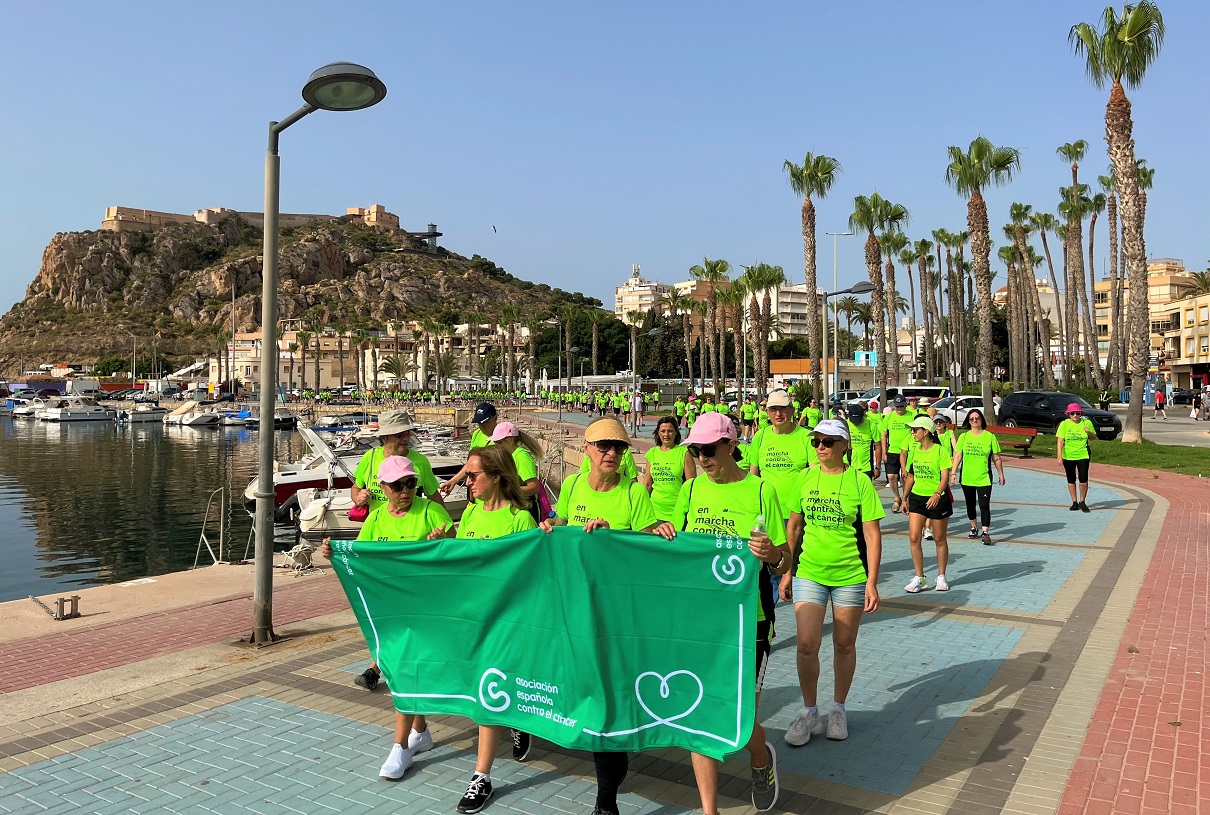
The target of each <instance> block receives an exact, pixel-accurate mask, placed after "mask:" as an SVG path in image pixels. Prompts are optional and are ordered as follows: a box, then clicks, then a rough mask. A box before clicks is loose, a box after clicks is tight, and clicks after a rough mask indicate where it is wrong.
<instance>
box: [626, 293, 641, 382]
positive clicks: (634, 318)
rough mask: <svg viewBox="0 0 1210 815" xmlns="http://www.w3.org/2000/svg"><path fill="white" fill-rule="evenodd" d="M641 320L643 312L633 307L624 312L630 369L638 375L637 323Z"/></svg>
mask: <svg viewBox="0 0 1210 815" xmlns="http://www.w3.org/2000/svg"><path fill="white" fill-rule="evenodd" d="M642 321H643V312H641V311H639V310H637V309H634V310H631V311H628V312H626V322H627V323H628V324H629V325H630V370H631V371H632V372H633V375H635V376H637V375H638V370H639V359H638V357H639V323H641V322H642Z"/></svg>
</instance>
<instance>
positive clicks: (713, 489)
mask: <svg viewBox="0 0 1210 815" xmlns="http://www.w3.org/2000/svg"><path fill="white" fill-rule="evenodd" d="M760 515H764V516H765V529H766V530H768V535H769V540H770V541H772V542H773V543H774V544H775V545H777V546H781V545H782V544H783V543H785V542H786V521H785V515H783V514H782V502H781V499H780V498H778V496H777V490H776V489H775V488H774V487H773V485H772V484H768V483H766V482H765V479H762V478H758V477H757V476H754V475H752V474H751V473H748V474H746V475H745V476H744V478H743V479H742V480H740V481H736V482H734V483H731V484H715V483H714V482H713V481H711V480H710V477H709V476H707V475H706V474H705V473H703V474H702V475H699V476H698V477H697V478H694V479H692V480H690V481H686V482H685V484H684V486H682V487H681V492H680V495H678V496H677V502H676V518H674V519H673V522H672V523H673V525H674V526H675V527H676V528H677V529H681V530H684V531H685V532H701V533H703V534H706V535H719V536H727V537H732V538H736V539H737V540H738V541H740V542H741V543H740V545H741V546H743V547H744V548H747V546H746V542H747V541H748V539H749V538H750V537H751V535H752V528H753V527H754V526H756V519H757V517H758V516H760ZM720 545H721V544H720ZM764 619H765V609H764V606H763V604H762V603H760V602H759V601H758V602H757V604H756V620H757V622H760V621H761V620H764Z"/></svg>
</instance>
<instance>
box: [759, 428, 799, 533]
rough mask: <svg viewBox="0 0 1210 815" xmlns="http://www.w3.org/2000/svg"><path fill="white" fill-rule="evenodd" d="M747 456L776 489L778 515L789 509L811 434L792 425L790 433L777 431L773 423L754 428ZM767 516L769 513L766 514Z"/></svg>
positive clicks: (786, 512) (782, 514)
mask: <svg viewBox="0 0 1210 815" xmlns="http://www.w3.org/2000/svg"><path fill="white" fill-rule="evenodd" d="M749 447H750V448H751V449H750V451H749V453H748V457H749V459H750V460H751V461H752V462H753V463H754V464H756V466H757V467H758V468H759V469H760V475H761V478H763V479H764V480H765V481H767V482H769V484H770V485H771V486H772V487H773V488H774V489H775V490H777V495H778V498H779V500H780V501H781V516H782V517H783V518H785V517H786V516H787V515H788V514H789V511H790V503H789V501H788V500H787V499H788V498H789V495H790V493H791V491H792V490H793V489H794V482H795V480H796V479H797V478H798V474H799V473H800V472H802V471H803V470H805V469H806V468H807V467H808V466H810V463H811V456H810V454H811V452H814V451H813V450H812V448H811V434H810V432H808V431H807V429H806V428H803V427H798V426H797V425H794V429H793V430H791V431H790V432H789V433H778V432H777V431H776V430H774V429H773V428H772V427H766V428H763V429H761V430H758V431H757V432H756V435H755V436H753V437H752V444H750V445H749ZM766 517H768V516H766Z"/></svg>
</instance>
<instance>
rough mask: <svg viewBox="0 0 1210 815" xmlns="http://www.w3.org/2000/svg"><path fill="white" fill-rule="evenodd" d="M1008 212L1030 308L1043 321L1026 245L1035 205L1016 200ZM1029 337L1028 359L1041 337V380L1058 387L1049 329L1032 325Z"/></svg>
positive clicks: (1031, 253) (1029, 249)
mask: <svg viewBox="0 0 1210 815" xmlns="http://www.w3.org/2000/svg"><path fill="white" fill-rule="evenodd" d="M1008 211H1009V215H1010V216H1011V217H1012V219H1013V243H1014V245H1015V248H1016V251H1017V254H1018V256H1019V257H1020V260H1021V268H1022V270H1023V271H1024V273H1025V275H1026V276H1027V278H1028V279H1027V281H1026V283H1027V284H1028V288H1027V290H1026V292H1025V294H1026V296H1028V297H1029V301H1030V302H1029V307H1030V309H1031V310H1032V311H1033V316H1034V318H1035V319H1036V320H1039V321H1041V320H1042V297H1041V296H1040V295H1039V294H1038V280H1037V276H1036V275H1035V274H1034V251H1033V247H1032V246H1027V245H1026V243H1025V235H1026V233H1027V232H1028V231H1030V230H1031V229H1033V228H1034V226H1033V214H1034V213H1033V207H1031V206H1030V205H1029V204H1018V203H1013V205H1012V206H1011V207H1009V210H1008ZM1028 328H1029V336H1030V338H1031V342H1030V350H1029V358H1030V360H1031V362H1032V361H1034V360H1036V359H1037V355H1036V353H1037V349H1036V347H1035V343H1034V342H1033V341H1032V338H1033V337H1035V336H1038V337H1040V339H1041V340H1042V342H1043V346H1042V364H1041V366H1040V367H1041V369H1042V371H1041V373H1042V383H1043V385H1044V386H1045V387H1046V389H1047V390H1051V389H1053V388H1054V386H1055V374H1054V368H1053V367H1052V366H1051V364H1050V331H1049V329H1046V328H1043V330H1042V331H1041V332H1040V334H1039V333H1038V332H1036V331H1035V330H1034V325H1033V324H1032V323H1031V324H1030V325H1029V326H1028ZM1035 383H1036V380H1034V379H1033V378H1032V377H1031V378H1030V380H1029V384H1030V385H1031V386H1032V385H1034V384H1035Z"/></svg>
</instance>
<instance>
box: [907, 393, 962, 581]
mask: <svg viewBox="0 0 1210 815" xmlns="http://www.w3.org/2000/svg"><path fill="white" fill-rule="evenodd" d="M908 427H910V428H911V430H912V441H913V444H911V445H910V446H909V447H908V456H907V468H906V472H907V475H906V476H905V477H904V481H903V489H904V491H905V492H907V494H908V542H909V545H910V546H911V550H912V566H913V567H914V569H915V572H916V574H915V576H914V577H913V578H912V579H911V582H909V583H908V584H907V586H905V587H904V589H905V591H907V592H908V593H909V594H915V593H916V592H918V591H921V590H923V589H926V588H928V578H926V577H925V576H924V549H923V543H922V539H923V536H924V527H925V525H926V524H927V525H928V526H929V527H930V528H931V529H932V532H933V542H934V543H935V544H936V546H937V591H949V588H950V585H949V581H948V580H947V579H946V576H945V568H946V566H948V565H949V555H950V549H949V538H948V534H947V533H948V528H949V517H950V516H951V515H953V514H954V499H953V497H952V496H951V495H950V471H951V470H952V469H953V460H952V458H951V457H950V451H949V450H948V449H947V448H946V447H945V446H944V445H942V444H941V443H940V442H939V441H938V440H937V434H936V425H935V424H934V423H933V420H932V419H930V418H929V417H928V416H917V417H916V418H915V419H913V420H912V421H911V423H910V424H908Z"/></svg>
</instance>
